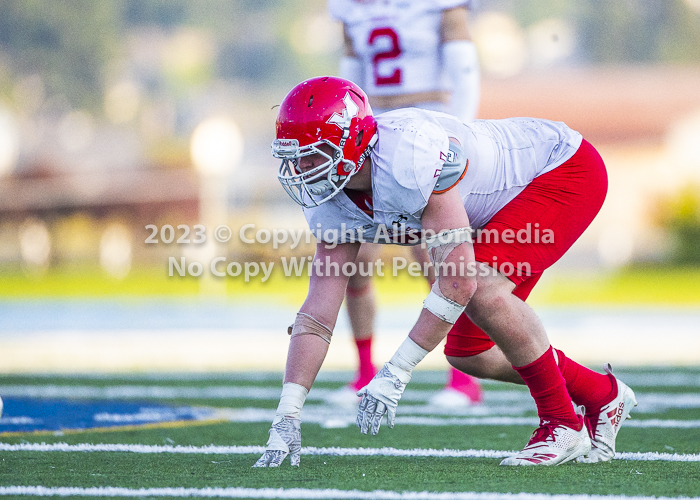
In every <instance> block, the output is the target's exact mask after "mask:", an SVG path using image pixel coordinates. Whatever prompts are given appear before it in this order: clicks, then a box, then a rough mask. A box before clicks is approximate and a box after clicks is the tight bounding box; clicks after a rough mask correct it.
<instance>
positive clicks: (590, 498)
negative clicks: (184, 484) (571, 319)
mask: <svg viewBox="0 0 700 500" xmlns="http://www.w3.org/2000/svg"><path fill="white" fill-rule="evenodd" d="M0 495H25V496H62V497H65V496H91V497H184V498H282V499H292V498H296V499H329V500H345V499H358V500H374V499H377V500H498V499H512V500H598V499H600V500H669V499H670V498H672V497H642V496H624V495H562V494H559V495H549V494H546V493H500V492H496V493H473V492H443V493H439V492H430V491H402V492H398V491H386V490H374V491H362V490H337V489H318V490H314V489H308V488H289V489H284V488H201V489H200V488H141V489H132V488H116V487H96V488H78V487H53V488H48V487H44V486H0ZM676 498H680V497H676ZM682 498H683V500H698V499H700V497H693V498H689V497H682Z"/></svg>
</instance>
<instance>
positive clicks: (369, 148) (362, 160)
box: [353, 133, 379, 173]
mask: <svg viewBox="0 0 700 500" xmlns="http://www.w3.org/2000/svg"><path fill="white" fill-rule="evenodd" d="M377 139H379V135H377V134H376V133H375V134H374V135H373V136H372V138H371V139H370V140H369V144H367V147H366V148H365V150H364V151H363V152H362V154H361V155H360V157H359V158H358V159H357V166H356V167H355V172H353V173H357V172H359V171H360V169H361V168H362V165H364V164H365V160H366V159H367V158H368V157H369V155H370V154H371V153H372V150H373V149H374V146H376V144H377Z"/></svg>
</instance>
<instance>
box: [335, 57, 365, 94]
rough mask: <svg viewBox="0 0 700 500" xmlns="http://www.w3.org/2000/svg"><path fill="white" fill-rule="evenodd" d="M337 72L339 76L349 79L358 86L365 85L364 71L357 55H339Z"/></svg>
mask: <svg viewBox="0 0 700 500" xmlns="http://www.w3.org/2000/svg"><path fill="white" fill-rule="evenodd" d="M338 72H339V74H340V77H341V78H345V79H346V80H350V81H351V82H353V83H356V84H357V85H359V86H360V87H364V86H365V71H364V68H363V67H362V61H360V60H359V59H358V58H357V57H351V56H343V57H341V58H340V64H339V67H338Z"/></svg>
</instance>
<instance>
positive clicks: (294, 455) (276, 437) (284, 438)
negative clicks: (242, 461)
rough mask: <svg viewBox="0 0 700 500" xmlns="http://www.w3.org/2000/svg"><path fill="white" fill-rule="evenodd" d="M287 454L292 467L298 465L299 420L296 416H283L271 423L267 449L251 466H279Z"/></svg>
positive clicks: (299, 450) (299, 449) (299, 447)
mask: <svg viewBox="0 0 700 500" xmlns="http://www.w3.org/2000/svg"><path fill="white" fill-rule="evenodd" d="M287 455H289V461H290V462H291V464H292V467H299V459H300V458H301V420H299V419H298V418H287V417H285V418H283V419H282V420H281V421H280V422H278V423H276V424H272V427H271V428H270V438H269V439H268V440H267V450H266V451H265V453H264V454H263V456H262V457H260V458H259V459H258V461H257V462H255V465H253V467H279V466H280V465H281V464H282V462H283V461H284V458H285V457H286V456H287Z"/></svg>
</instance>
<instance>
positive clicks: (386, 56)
mask: <svg viewBox="0 0 700 500" xmlns="http://www.w3.org/2000/svg"><path fill="white" fill-rule="evenodd" d="M381 39H388V40H389V42H390V43H391V47H390V48H389V49H388V50H383V51H381V52H377V53H376V54H374V57H373V58H372V68H373V70H374V84H375V85H377V86H382V85H398V84H400V83H401V76H402V75H401V68H395V69H394V71H393V72H392V73H391V74H390V75H380V74H379V63H381V62H382V61H386V60H391V59H396V58H398V57H399V56H401V52H402V51H401V44H399V35H398V33H396V31H394V28H390V27H386V28H375V29H373V30H372V31H371V32H370V34H369V39H368V40H367V44H368V45H369V46H373V45H375V44H376V43H377V42H379V40H381Z"/></svg>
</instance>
